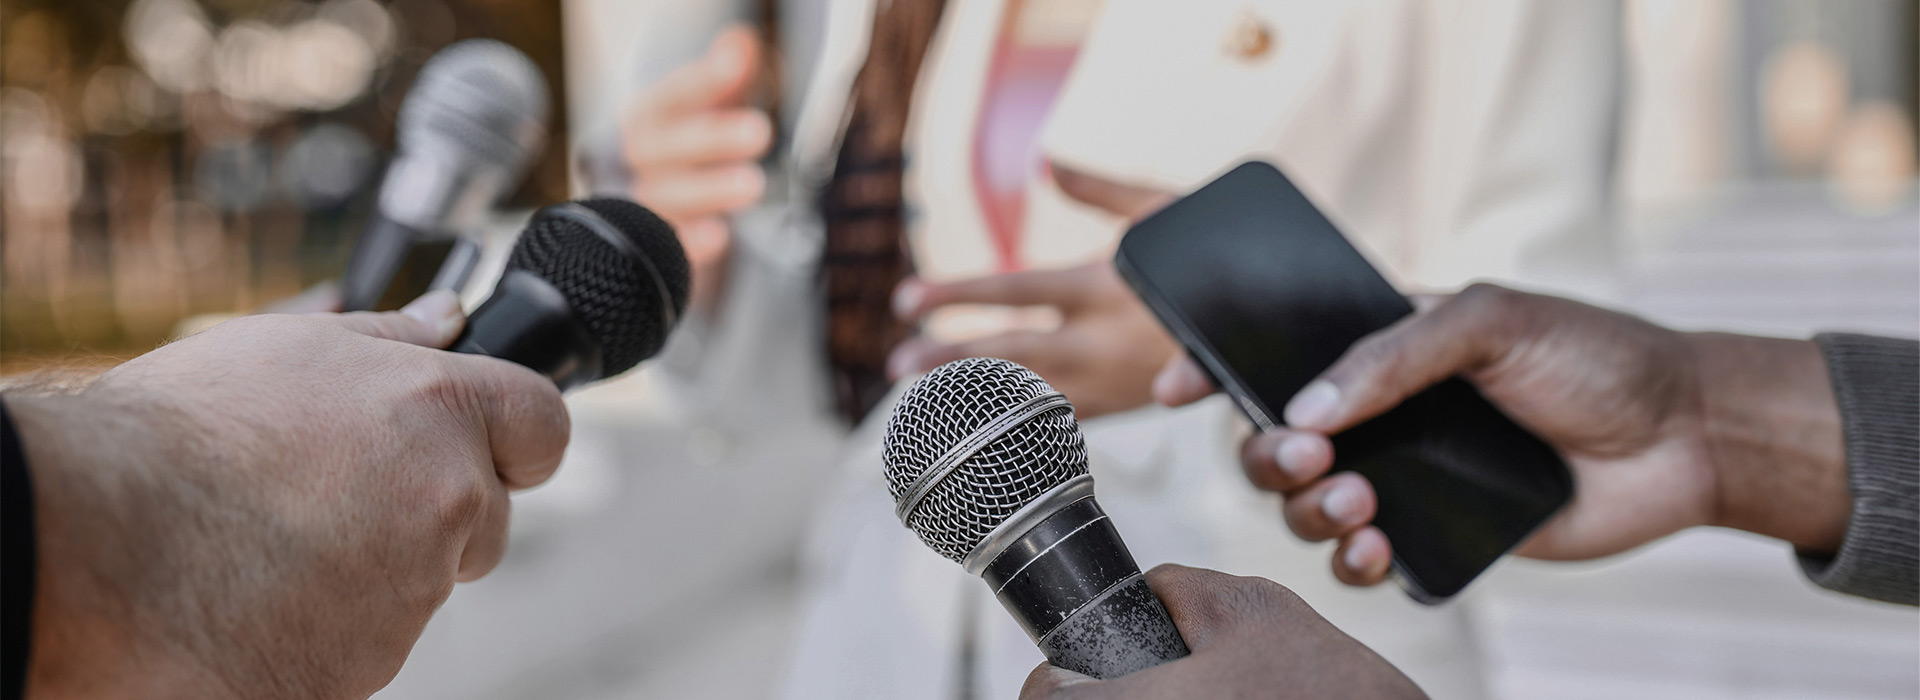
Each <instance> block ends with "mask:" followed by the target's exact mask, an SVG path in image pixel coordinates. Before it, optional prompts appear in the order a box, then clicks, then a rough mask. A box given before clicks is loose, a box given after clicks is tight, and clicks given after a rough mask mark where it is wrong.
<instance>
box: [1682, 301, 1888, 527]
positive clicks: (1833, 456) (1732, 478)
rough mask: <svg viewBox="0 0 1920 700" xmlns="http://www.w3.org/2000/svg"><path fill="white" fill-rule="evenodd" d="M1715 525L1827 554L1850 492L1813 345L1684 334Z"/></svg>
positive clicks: (1835, 412)
mask: <svg viewBox="0 0 1920 700" xmlns="http://www.w3.org/2000/svg"><path fill="white" fill-rule="evenodd" d="M1687 339H1688V342H1689V344H1690V346H1691V348H1692V351H1693V359H1694V369H1695V373H1696V376H1697V381H1698V386H1697V390H1698V396H1699V401H1698V403H1699V406H1700V407H1701V420H1700V430H1701V433H1702V435H1701V440H1702V442H1703V444H1704V445H1705V446H1706V450H1707V454H1709V455H1710V459H1711V462H1712V465H1711V466H1712V470H1713V473H1714V490H1715V494H1714V501H1715V509H1714V510H1715V517H1714V521H1713V524H1715V525H1719V526H1722V527H1730V528H1735V529H1739V530H1746V531H1748V532H1753V533H1757V534H1761V535H1766V536H1769V537H1774V538H1778V539H1782V540H1786V541H1787V542H1790V543H1792V544H1793V545H1794V546H1795V547H1796V548H1798V549H1799V550H1801V551H1803V552H1808V553H1828V552H1833V551H1835V550H1836V549H1838V548H1839V546H1840V541H1841V539H1842V538H1843V537H1844V536H1845V534H1846V528H1847V519H1848V514H1849V513H1850V512H1851V510H1852V496H1851V495H1850V493H1849V492H1848V489H1847V469H1846V449H1845V444H1844V442H1843V440H1842V432H1841V424H1840V411H1839V406H1838V404H1837V403H1836V402H1835V399H1834V394H1833V385H1832V381H1831V380H1830V378H1829V377H1828V374H1827V367H1826V362H1825V360H1824V358H1823V357H1822V356H1821V354H1820V349H1819V347H1818V346H1816V345H1815V344H1814V343H1812V342H1811V341H1804V340H1785V339H1777V338H1755V337H1749V336H1740V335H1732V334H1726V333H1689V334H1687Z"/></svg>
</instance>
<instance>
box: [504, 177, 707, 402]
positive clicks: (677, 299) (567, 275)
mask: <svg viewBox="0 0 1920 700" xmlns="http://www.w3.org/2000/svg"><path fill="white" fill-rule="evenodd" d="M576 204H578V205H579V206H582V207H585V208H586V209H588V210H590V211H592V212H593V213H594V214H596V215H598V216H599V218H600V219H602V220H604V221H606V222H607V223H608V224H610V225H611V227H612V228H613V229H615V230H616V231H618V233H619V234H620V235H621V236H623V237H625V239H626V240H627V241H628V242H630V243H631V244H632V248H634V249H635V250H637V252H638V253H639V255H638V256H635V255H633V254H630V253H629V252H628V251H626V250H622V249H621V247H619V246H616V245H615V244H614V243H613V242H612V241H609V240H607V239H606V238H605V237H602V236H601V235H600V234H598V233H595V232H594V231H593V230H592V229H591V228H588V227H587V225H586V224H583V223H581V222H580V221H579V220H576V219H574V218H571V217H568V216H563V215H559V214H557V213H555V211H554V210H553V209H552V208H549V209H542V210H541V211H540V212H539V213H536V214H535V215H534V217H533V221H532V222H530V223H528V224H527V229H526V232H525V233H523V234H521V236H520V241H519V242H518V243H516V244H515V245H514V248H513V253H512V255H511V256H509V257H508V258H507V268H508V269H511V270H526V271H529V272H532V273H534V274H536V275H538V276H540V277H541V278H542V279H545V280H546V281H547V282H548V283H549V284H552V285H553V286H554V288H555V289H558V290H560V294H561V295H562V296H565V297H566V299H567V305H568V306H569V307H570V308H572V309H573V312H574V314H575V315H576V316H577V317H578V318H579V319H580V321H581V323H582V324H583V325H584V326H586V328H587V332H588V333H589V334H591V335H592V336H593V338H594V340H595V341H596V342H597V343H598V344H599V346H600V363H601V368H602V375H603V376H608V377H611V376H613V375H616V374H619V373H621V372H625V371H627V370H629V369H632V368H633V366H634V365H636V364H639V363H640V361H641V360H644V359H647V358H649V357H652V356H653V355H654V353H657V352H659V351H660V347H661V346H663V345H665V344H666V341H667V334H668V333H669V332H671V331H672V330H673V321H674V320H676V319H678V318H679V317H680V315H681V314H682V313H684V312H685V311H686V308H687V287H688V283H689V282H690V270H689V266H688V264H687V254H686V252H685V251H683V250H682V249H681V248H680V239H679V238H678V237H676V236H675V235H674V233H673V228H672V227H670V226H668V225H667V222H665V221H662V220H661V219H660V217H659V216H657V215H655V214H654V213H653V212H651V211H648V210H647V209H646V207H642V206H640V205H638V204H635V203H633V202H630V201H627V200H624V199H589V200H584V201H580V202H577V203H576ZM561 206H567V205H561ZM656 272H657V273H658V279H657V280H656V277H655V274H656ZM663 286H664V287H665V292H666V294H665V295H664V296H663V295H662V294H661V291H662V287H663ZM669 312H670V315H669Z"/></svg>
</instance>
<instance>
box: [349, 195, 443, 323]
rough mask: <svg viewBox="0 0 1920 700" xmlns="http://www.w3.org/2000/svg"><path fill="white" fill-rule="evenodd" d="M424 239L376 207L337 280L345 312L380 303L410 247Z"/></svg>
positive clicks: (417, 230) (361, 309) (422, 235)
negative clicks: (344, 270)
mask: <svg viewBox="0 0 1920 700" xmlns="http://www.w3.org/2000/svg"><path fill="white" fill-rule="evenodd" d="M425 238H426V237H425V234H424V233H423V232H422V231H420V230H419V229H416V228H414V227H412V226H408V225H406V224H403V223H400V222H398V221H394V220H393V219H389V218H387V216H386V215H385V214H383V213H381V212H380V211H379V209H378V208H377V207H376V208H375V210H374V212H373V218H372V219H369V220H368V221H367V228H366V230H365V231H362V232H361V233H360V240H358V241H355V242H354V244H353V257H351V258H348V259H347V271H346V272H345V273H343V274H341V276H340V301H341V304H342V305H343V306H344V308H345V310H347V311H366V310H369V309H372V308H373V306H374V305H375V304H378V303H380V297H381V296H382V295H385V294H386V293H387V286H388V285H390V284H393V275H394V273H395V272H398V271H399V270H400V263H401V262H403V261H405V260H406V259H407V253H408V252H410V251H411V250H413V244H414V243H415V242H416V241H421V240H425Z"/></svg>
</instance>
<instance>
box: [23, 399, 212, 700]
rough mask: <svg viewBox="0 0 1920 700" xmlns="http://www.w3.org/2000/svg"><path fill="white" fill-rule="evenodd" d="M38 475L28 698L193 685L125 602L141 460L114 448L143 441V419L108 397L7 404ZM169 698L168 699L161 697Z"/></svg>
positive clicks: (137, 692)
mask: <svg viewBox="0 0 1920 700" xmlns="http://www.w3.org/2000/svg"><path fill="white" fill-rule="evenodd" d="M7 406H8V408H9V409H10V410H11V412H12V414H13V417H14V420H15V424H16V426H17V427H18V428H19V432H20V435H21V446H22V448H23V451H24V452H25V454H26V457H27V459H26V461H27V464H28V467H29V469H30V470H31V472H32V474H31V477H32V486H33V499H34V504H35V507H34V531H35V537H36V540H37V542H36V548H37V550H38V562H37V567H36V572H35V584H34V590H35V595H34V600H33V603H32V610H33V612H32V626H31V631H30V632H31V637H30V647H29V649H30V652H29V654H28V668H27V692H26V696H27V697H31V698H36V699H44V698H67V697H73V698H82V697H109V696H111V697H120V696H126V697H132V696H136V695H142V694H153V693H154V692H155V691H158V690H164V689H167V688H174V689H184V688H188V687H191V685H192V683H191V681H192V677H193V674H192V673H190V672H189V671H188V670H187V669H189V668H190V666H187V665H183V664H177V663H172V662H171V661H170V660H169V659H168V658H166V657H167V656H168V654H167V653H166V652H165V650H166V648H167V647H166V646H165V645H161V644H153V643H150V642H149V641H148V640H144V639H143V637H142V635H141V634H140V629H141V627H140V625H141V622H142V621H143V619H144V618H143V616H142V614H141V611H140V610H138V609H137V607H138V606H136V605H134V604H133V602H132V600H131V599H130V598H129V597H128V591H129V590H130V588H132V587H133V586H132V584H133V582H134V580H135V576H136V575H137V572H130V571H128V570H127V569H126V564H127V563H128V562H134V561H138V558H137V557H135V556H132V554H133V553H132V552H131V551H129V550H130V549H131V548H132V546H133V542H134V540H133V538H131V537H130V536H129V528H128V526H127V524H126V521H125V519H124V518H123V517H122V516H123V515H124V514H125V513H126V512H127V510H126V508H127V507H128V506H129V505H130V501H129V499H128V498H127V497H126V494H127V490H126V489H125V488H124V486H123V484H124V483H125V480H124V478H123V477H124V475H125V473H126V472H127V471H128V470H129V469H132V468H137V464H135V463H134V460H130V459H116V458H115V457H114V456H113V452H114V451H117V450H118V451H128V452H131V450H133V449H137V448H136V447H135V446H136V445H139V444H142V443H143V442H144V441H142V440H140V439H139V436H138V434H137V432H138V431H135V430H130V428H131V427H133V425H134V423H133V421H135V420H137V419H138V416H137V415H136V414H134V413H133V412H131V411H127V410H124V408H123V407H122V406H120V405H118V402H115V401H111V400H104V397H103V392H100V391H96V390H95V389H92V388H90V389H88V390H87V391H84V392H81V393H79V394H55V395H45V396H31V397H13V396H10V397H8V400H7ZM162 694H164V693H162Z"/></svg>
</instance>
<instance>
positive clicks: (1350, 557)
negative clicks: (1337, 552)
mask: <svg viewBox="0 0 1920 700" xmlns="http://www.w3.org/2000/svg"><path fill="white" fill-rule="evenodd" d="M1340 561H1342V562H1345V563H1346V565H1347V569H1348V570H1350V571H1353V572H1354V573H1363V572H1365V571H1366V570H1367V560H1366V557H1365V556H1363V553H1362V552H1361V551H1360V547H1358V546H1353V547H1348V548H1347V553H1346V554H1345V555H1342V556H1341V557H1340Z"/></svg>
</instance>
